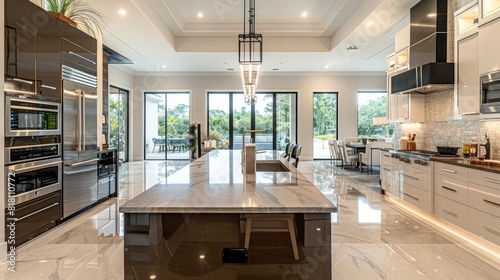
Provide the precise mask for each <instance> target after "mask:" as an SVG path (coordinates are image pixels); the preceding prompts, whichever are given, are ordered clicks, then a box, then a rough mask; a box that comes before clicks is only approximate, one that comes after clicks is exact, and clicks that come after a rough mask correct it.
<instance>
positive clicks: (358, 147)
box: [345, 142, 366, 153]
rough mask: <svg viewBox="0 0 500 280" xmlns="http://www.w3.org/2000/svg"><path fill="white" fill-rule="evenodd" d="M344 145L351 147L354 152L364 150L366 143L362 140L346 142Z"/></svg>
mask: <svg viewBox="0 0 500 280" xmlns="http://www.w3.org/2000/svg"><path fill="white" fill-rule="evenodd" d="M345 146H346V147H347V148H351V149H353V150H354V153H359V152H364V151H365V150H366V144H363V143H362V142H355V143H346V144H345Z"/></svg>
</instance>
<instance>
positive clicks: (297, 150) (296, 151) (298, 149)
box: [290, 144, 302, 167]
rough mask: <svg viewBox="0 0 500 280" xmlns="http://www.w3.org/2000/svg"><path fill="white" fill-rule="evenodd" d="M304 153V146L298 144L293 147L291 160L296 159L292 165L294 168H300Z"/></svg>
mask: <svg viewBox="0 0 500 280" xmlns="http://www.w3.org/2000/svg"><path fill="white" fill-rule="evenodd" d="M301 153H302V145H300V144H297V145H295V146H294V147H293V151H292V154H291V155H290V157H291V158H293V159H295V162H294V163H292V165H293V166H295V167H298V166H299V160H300V154H301Z"/></svg>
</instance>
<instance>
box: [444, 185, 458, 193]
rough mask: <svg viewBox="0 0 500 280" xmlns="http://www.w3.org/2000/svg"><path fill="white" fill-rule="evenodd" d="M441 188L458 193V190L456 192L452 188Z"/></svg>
mask: <svg viewBox="0 0 500 280" xmlns="http://www.w3.org/2000/svg"><path fill="white" fill-rule="evenodd" d="M441 188H443V189H445V190H449V191H452V192H455V193H456V192H457V190H454V189H452V188H448V187H445V186H441Z"/></svg>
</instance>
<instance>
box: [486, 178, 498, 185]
mask: <svg viewBox="0 0 500 280" xmlns="http://www.w3.org/2000/svg"><path fill="white" fill-rule="evenodd" d="M483 180H484V181H486V182H490V183H493V184H499V185H500V181H497V180H493V179H490V178H486V177H483Z"/></svg>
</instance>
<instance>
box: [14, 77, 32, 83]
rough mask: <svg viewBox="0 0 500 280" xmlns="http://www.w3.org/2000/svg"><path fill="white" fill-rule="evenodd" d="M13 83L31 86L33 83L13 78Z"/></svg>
mask: <svg viewBox="0 0 500 280" xmlns="http://www.w3.org/2000/svg"><path fill="white" fill-rule="evenodd" d="M12 80H13V81H14V82H20V83H25V84H28V85H32V84H33V82H32V81H28V80H24V79H19V78H13V79H12Z"/></svg>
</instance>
